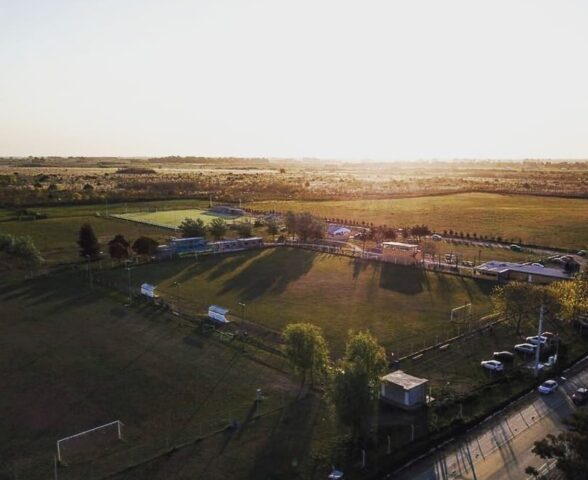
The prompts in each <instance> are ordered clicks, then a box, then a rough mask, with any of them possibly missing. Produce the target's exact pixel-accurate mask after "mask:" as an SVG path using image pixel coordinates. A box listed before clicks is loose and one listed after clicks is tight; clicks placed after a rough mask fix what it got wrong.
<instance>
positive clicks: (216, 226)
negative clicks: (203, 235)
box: [208, 218, 227, 240]
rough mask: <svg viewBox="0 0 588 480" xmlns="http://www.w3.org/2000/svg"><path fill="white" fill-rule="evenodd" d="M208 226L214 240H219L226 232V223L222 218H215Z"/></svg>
mask: <svg viewBox="0 0 588 480" xmlns="http://www.w3.org/2000/svg"><path fill="white" fill-rule="evenodd" d="M208 228H209V230H210V234H211V235H212V236H213V237H214V238H215V240H220V239H221V238H223V237H224V235H225V233H227V223H226V222H225V221H224V220H223V219H222V218H215V219H214V220H213V221H212V222H210V226H209V227H208Z"/></svg>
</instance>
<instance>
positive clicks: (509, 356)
mask: <svg viewBox="0 0 588 480" xmlns="http://www.w3.org/2000/svg"><path fill="white" fill-rule="evenodd" d="M492 357H493V358H494V359H495V360H500V361H502V362H512V361H513V360H514V353H512V352H507V351H506V350H505V351H502V352H494V353H493V354H492Z"/></svg>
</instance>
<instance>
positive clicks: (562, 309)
mask: <svg viewBox="0 0 588 480" xmlns="http://www.w3.org/2000/svg"><path fill="white" fill-rule="evenodd" d="M548 289H549V291H550V292H551V293H552V295H553V297H554V298H555V301H556V302H557V307H556V308H557V316H558V317H559V318H560V319H561V320H563V321H564V322H567V323H572V322H575V321H577V320H578V319H579V318H580V316H582V315H586V314H588V281H587V280H582V279H577V280H573V281H565V282H554V283H552V284H551V285H550V286H549V287H548Z"/></svg>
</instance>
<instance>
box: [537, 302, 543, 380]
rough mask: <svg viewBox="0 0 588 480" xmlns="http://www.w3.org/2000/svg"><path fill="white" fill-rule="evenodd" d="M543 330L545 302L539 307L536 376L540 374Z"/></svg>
mask: <svg viewBox="0 0 588 480" xmlns="http://www.w3.org/2000/svg"><path fill="white" fill-rule="evenodd" d="M542 330H543V304H541V308H540V309H539V325H538V328H537V350H535V376H538V375H539V357H540V356H541V333H542Z"/></svg>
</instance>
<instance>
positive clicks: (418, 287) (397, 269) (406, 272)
mask: <svg viewBox="0 0 588 480" xmlns="http://www.w3.org/2000/svg"><path fill="white" fill-rule="evenodd" d="M427 284H428V282H427V278H426V272H425V271H424V270H423V269H421V268H415V267H409V266H404V265H395V264H392V263H383V264H382V265H381V267H380V288H384V289H386V290H393V291H395V292H398V293H404V294H407V295H417V294H419V293H421V292H422V291H423V290H424V289H425V288H426V287H427Z"/></svg>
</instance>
